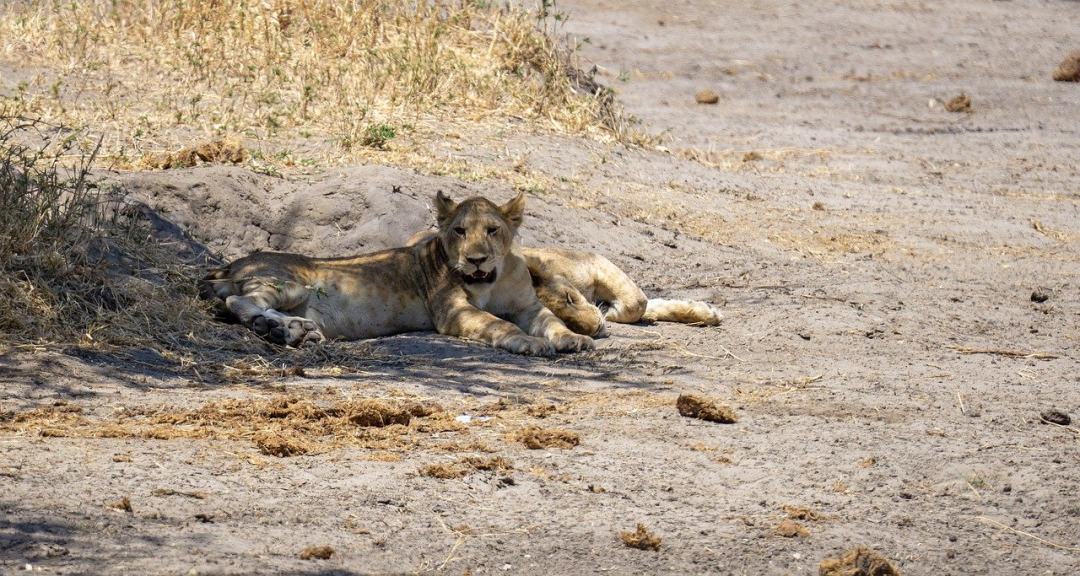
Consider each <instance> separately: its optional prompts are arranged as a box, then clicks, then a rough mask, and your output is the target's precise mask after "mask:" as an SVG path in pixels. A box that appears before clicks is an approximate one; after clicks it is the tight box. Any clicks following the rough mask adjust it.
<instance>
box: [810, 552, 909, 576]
mask: <svg viewBox="0 0 1080 576" xmlns="http://www.w3.org/2000/svg"><path fill="white" fill-rule="evenodd" d="M818 574H819V575H820V576H900V571H899V570H897V569H896V568H895V567H894V566H893V565H892V564H891V563H889V560H888V559H887V558H885V557H884V556H882V555H881V554H878V553H877V552H875V551H873V550H871V549H869V548H864V547H862V546H859V547H857V548H852V549H851V550H848V551H846V552H844V553H843V554H841V555H840V556H837V557H835V558H825V559H824V560H822V561H821V564H819V565H818Z"/></svg>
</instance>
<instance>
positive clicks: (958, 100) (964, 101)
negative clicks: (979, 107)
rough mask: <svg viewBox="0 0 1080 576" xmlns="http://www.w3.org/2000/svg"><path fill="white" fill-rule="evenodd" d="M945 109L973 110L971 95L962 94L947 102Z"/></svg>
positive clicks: (955, 110)
mask: <svg viewBox="0 0 1080 576" xmlns="http://www.w3.org/2000/svg"><path fill="white" fill-rule="evenodd" d="M945 110H947V111H949V112H971V97H970V96H968V95H967V94H960V95H958V96H955V97H953V98H952V99H950V100H949V101H948V102H946V103H945Z"/></svg>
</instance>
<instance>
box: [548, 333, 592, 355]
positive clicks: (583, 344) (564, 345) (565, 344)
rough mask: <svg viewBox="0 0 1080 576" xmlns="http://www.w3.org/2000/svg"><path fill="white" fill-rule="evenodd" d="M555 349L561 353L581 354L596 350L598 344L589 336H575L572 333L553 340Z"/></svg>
mask: <svg viewBox="0 0 1080 576" xmlns="http://www.w3.org/2000/svg"><path fill="white" fill-rule="evenodd" d="M553 343H554V344H555V349H556V350H558V351H559V352H581V351H583V350H592V349H593V348H596V343H595V342H593V339H592V338H589V337H588V336H582V335H581V334H574V333H572V332H570V333H567V334H561V335H559V336H556V337H555V338H554V339H553Z"/></svg>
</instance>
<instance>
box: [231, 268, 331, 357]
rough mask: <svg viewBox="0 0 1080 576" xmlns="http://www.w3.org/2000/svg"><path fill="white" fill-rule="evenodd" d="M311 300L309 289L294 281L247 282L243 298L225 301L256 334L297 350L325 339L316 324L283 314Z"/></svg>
mask: <svg viewBox="0 0 1080 576" xmlns="http://www.w3.org/2000/svg"><path fill="white" fill-rule="evenodd" d="M308 296H309V292H308V289H307V288H306V287H304V286H302V285H301V284H299V283H297V282H293V281H291V280H289V281H284V282H281V281H274V280H248V281H246V282H244V285H243V293H242V294H233V295H231V296H228V297H226V298H225V307H226V308H227V309H228V310H229V312H231V313H232V314H233V315H234V316H236V318H237V319H238V320H240V322H241V323H243V324H244V325H245V326H247V327H249V328H251V329H252V330H253V331H254V332H255V333H256V334H259V335H260V336H263V337H265V338H267V339H269V340H270V341H271V342H275V343H278V344H284V345H286V346H296V345H299V344H303V343H305V342H320V341H322V340H324V339H325V338H324V336H323V334H322V330H321V329H320V328H319V325H318V324H317V323H316V322H315V321H314V320H311V319H309V318H305V317H303V316H289V315H287V314H284V313H282V312H280V310H285V311H290V310H293V309H295V308H297V307H299V306H301V305H302V304H304V303H306V302H307V300H308Z"/></svg>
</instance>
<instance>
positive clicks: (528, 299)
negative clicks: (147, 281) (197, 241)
mask: <svg viewBox="0 0 1080 576" xmlns="http://www.w3.org/2000/svg"><path fill="white" fill-rule="evenodd" d="M435 208H436V219H437V225H438V232H437V233H433V234H431V235H429V237H427V238H425V239H424V240H422V241H419V242H416V243H414V244H413V245H410V246H405V247H401V248H392V249H389V250H383V251H380V252H374V253H371V254H365V255H361V256H353V257H346V258H309V257H307V256H301V255H299V254H285V253H274V252H259V253H255V254H252V255H250V256H246V257H244V258H240V259H239V260H236V261H235V262H232V263H230V264H229V265H227V266H225V267H222V268H219V269H215V270H211V271H210V272H209V274H207V276H206V277H205V278H204V279H203V283H202V292H203V293H204V294H205V295H207V296H210V297H216V298H219V299H221V300H223V301H224V304H225V308H226V310H227V311H228V312H229V313H230V314H232V315H233V316H235V317H236V318H237V319H238V320H239V321H240V322H241V323H243V324H244V325H246V326H248V327H250V328H251V329H252V330H254V331H255V332H256V333H258V334H260V335H263V336H264V337H266V338H268V339H269V340H271V341H273V342H276V343H279V344H285V345H288V346H296V345H300V344H303V343H305V342H312V341H316V342H317V341H321V340H323V339H326V338H335V339H345V340H356V339H362V338H373V337H377V336H387V335H391V334H398V333H402V332H413V331H424V330H435V331H437V332H439V333H440V334H446V335H450V336H457V337H460V338H465V339H468V340H474V341H478V342H483V343H486V344H489V345H491V346H494V347H497V348H501V349H503V350H507V351H510V352H513V353H516V354H526V355H537V356H551V355H554V354H555V353H556V352H577V351H582V350H590V349H592V348H593V347H594V343H593V340H592V338H591V337H589V336H586V335H582V334H577V333H575V332H573V331H572V330H570V329H568V328H567V327H566V325H565V324H564V323H563V322H562V321H561V320H559V318H558V317H556V316H555V315H554V314H553V313H552V312H551V311H550V310H549V309H548V308H547V307H545V306H544V305H543V304H542V303H541V302H540V301H539V300H538V299H537V297H536V292H535V290H534V289H533V285H532V279H531V277H530V275H529V269H528V266H527V264H526V262H525V258H524V257H523V256H522V255H521V252H520V248H519V247H518V245H517V241H516V237H517V231H518V227H519V226H520V225H521V222H522V219H523V215H524V209H525V196H524V194H518V195H517V196H516V197H515V198H514V199H512V200H510V201H509V202H507V203H505V204H503V205H496V204H495V203H493V202H491V201H490V200H487V199H486V198H482V197H474V198H469V199H466V200H463V201H462V202H460V203H458V202H454V201H453V200H452V199H451V198H450V197H448V196H446V195H444V194H443V193H442V192H441V191H440V192H439V193H438V194H437V195H436V197H435Z"/></svg>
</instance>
